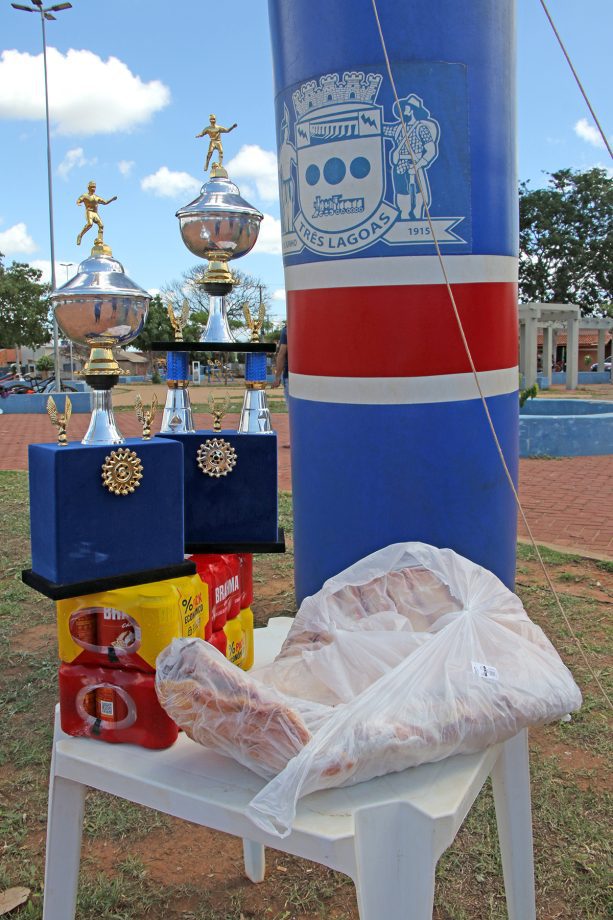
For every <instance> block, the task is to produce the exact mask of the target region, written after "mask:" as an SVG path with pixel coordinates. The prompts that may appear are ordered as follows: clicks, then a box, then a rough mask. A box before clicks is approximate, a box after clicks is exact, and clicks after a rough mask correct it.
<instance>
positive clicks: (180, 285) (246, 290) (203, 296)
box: [162, 264, 273, 339]
mask: <svg viewBox="0 0 613 920" xmlns="http://www.w3.org/2000/svg"><path fill="white" fill-rule="evenodd" d="M205 270H206V269H205V268H204V267H203V266H202V264H198V265H194V266H192V268H190V269H188V270H187V271H186V272H184V273H183V275H182V276H181V278H180V279H179V280H176V281H171V282H170V284H167V285H166V286H165V287H164V288H163V289H162V297H163V298H164V302H165V303H166V302H171V303H172V304H174V307H175V311H176V312H178V311H179V310H180V308H181V304H182V303H183V300H184V299H185V298H187V301H188V303H189V305H190V311H191V312H190V320H191V322H192V323H193V324H194V325H195V326H197V327H198V329H199V332H198V334H197V335H195V336H194V339H199V338H200V335H201V334H202V332H203V331H204V329H205V327H206V324H207V320H208V318H209V295H208V294H207V293H206V292H205V291H204V290H203V288H202V285H201V284H200V282H201V281H202V276H203V275H204V272H205ZM230 270H231V272H232V276H233V277H234V279H235V282H236V283H235V285H234V287H233V288H232V291H231V292H230V293H229V294H227V295H226V309H227V314H228V324H229V326H230V328H231V329H233V330H235V331H236V332H237V337H239V338H242V339H245V338H247V334H246V324H245V318H244V315H243V304H247V305H248V306H249V309H250V311H251V314H252V315H256V316H257V312H258V310H259V306H260V300H261V301H262V302H263V303H264V304H268V302H269V301H270V292H269V290H268V287H267V285H266V284H264V282H263V281H262V280H261V279H260V278H256V277H255V276H254V275H247V274H245V273H244V272H240V271H237V270H236V269H235V268H234V266H233V265H232V266H231V267H230ZM272 328H273V323H272V322H271V321H270V319H269V318H268V316H267V317H266V320H265V321H264V326H263V331H264V335H267V333H268V332H270V331H271V330H272ZM241 330H244V331H245V335H240V332H241ZM187 338H188V336H185V339H187Z"/></svg>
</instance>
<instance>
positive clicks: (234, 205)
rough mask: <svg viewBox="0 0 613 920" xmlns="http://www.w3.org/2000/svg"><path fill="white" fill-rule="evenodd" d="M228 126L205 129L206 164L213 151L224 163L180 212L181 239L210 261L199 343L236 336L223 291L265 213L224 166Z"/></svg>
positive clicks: (252, 242) (227, 290)
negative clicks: (223, 145)
mask: <svg viewBox="0 0 613 920" xmlns="http://www.w3.org/2000/svg"><path fill="white" fill-rule="evenodd" d="M213 118H214V116H211V119H213ZM233 127H235V126H233ZM228 130H232V129H225V128H220V127H219V126H218V125H217V124H216V123H215V124H214V125H212V127H210V128H208V129H205V131H204V132H203V133H204V134H208V135H209V136H210V137H211V143H210V145H209V155H208V156H207V167H208V163H209V161H210V156H211V154H212V153H215V152H217V154H218V158H219V161H220V162H219V163H215V164H213V166H212V169H211V178H210V179H209V181H208V182H205V183H204V185H203V186H202V188H201V189H200V194H199V196H198V198H196V199H195V200H194V201H192V202H191V203H190V204H188V205H186V206H185V207H184V208H180V209H179V210H178V211H177V217H178V218H179V223H180V228H181V236H182V238H183V242H184V243H185V245H186V246H187V248H188V249H189V251H190V252H193V254H194V255H195V256H198V257H199V258H201V259H206V260H207V261H208V263H209V266H208V268H207V270H206V272H205V274H204V277H203V279H202V281H201V282H200V283H201V284H202V286H203V288H204V290H205V291H206V293H207V294H208V295H209V297H210V305H209V318H208V322H207V325H206V329H205V330H204V333H203V335H202V337H201V339H200V341H201V342H234V341H235V339H234V336H233V335H232V333H231V331H230V327H229V325H228V318H227V315H226V305H225V295H226V294H229V293H230V291H231V290H232V287H233V284H234V279H233V278H232V274H231V273H230V269H229V268H228V262H230V261H231V260H232V259H239V258H240V257H241V256H244V255H247V253H248V252H251V250H252V249H253V247H254V246H255V243H256V240H257V238H258V234H259V232H260V221H261V220H262V217H263V215H262V214H261V213H260V212H259V211H258V210H257V209H256V208H254V207H253V206H252V205H250V204H249V203H248V202H247V201H245V199H244V198H242V197H241V194H240V192H239V190H238V187H237V186H236V185H235V184H234V183H233V182H231V181H230V179H229V178H228V173H227V172H226V170H225V169H224V168H223V166H222V165H221V162H222V160H223V151H222V149H221V141H220V138H219V132H222V133H227V131H228ZM211 131H213V133H214V134H215V139H213V134H212V133H211ZM201 136H202V135H198V137H201Z"/></svg>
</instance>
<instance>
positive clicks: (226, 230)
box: [177, 176, 263, 263]
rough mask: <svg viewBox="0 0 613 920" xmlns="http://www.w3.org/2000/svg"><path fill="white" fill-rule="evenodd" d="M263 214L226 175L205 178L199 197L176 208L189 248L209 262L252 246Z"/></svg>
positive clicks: (239, 253) (233, 256) (237, 255)
mask: <svg viewBox="0 0 613 920" xmlns="http://www.w3.org/2000/svg"><path fill="white" fill-rule="evenodd" d="M262 216H263V215H262V214H261V213H260V212H259V211H258V210H257V209H256V208H254V207H252V206H251V205H250V204H249V203H248V202H247V201H245V199H244V198H242V197H241V195H240V192H239V190H238V187H237V186H236V185H234V183H233V182H231V181H230V180H229V179H227V178H225V177H223V176H219V177H214V178H212V179H210V180H209V181H208V182H205V184H204V185H203V186H202V188H201V189H200V195H199V196H198V198H196V199H195V200H194V201H192V202H191V203H190V204H188V205H186V206H185V207H184V208H180V209H179V210H178V211H177V217H178V218H179V224H180V228H181V237H182V238H183V242H184V243H185V245H186V246H187V248H188V249H189V251H190V252H192V253H193V254H194V255H195V256H198V257H199V258H201V259H207V260H208V261H209V262H223V263H225V262H228V261H230V259H238V258H240V257H241V256H244V255H246V254H247V253H248V252H250V251H251V250H252V249H253V247H254V246H255V244H256V241H257V238H258V234H259V232H260V221H261V220H262Z"/></svg>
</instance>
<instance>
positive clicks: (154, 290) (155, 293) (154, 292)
mask: <svg viewBox="0 0 613 920" xmlns="http://www.w3.org/2000/svg"><path fill="white" fill-rule="evenodd" d="M147 293H148V294H151V296H152V297H157V296H158V294H161V293H162V292H161V290H160V289H159V288H147Z"/></svg>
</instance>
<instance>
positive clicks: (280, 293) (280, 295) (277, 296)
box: [272, 288, 286, 303]
mask: <svg viewBox="0 0 613 920" xmlns="http://www.w3.org/2000/svg"><path fill="white" fill-rule="evenodd" d="M285 298H286V294H285V288H277V289H276V290H275V291H273V292H272V299H273V300H280V301H282V302H283V303H285Z"/></svg>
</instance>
